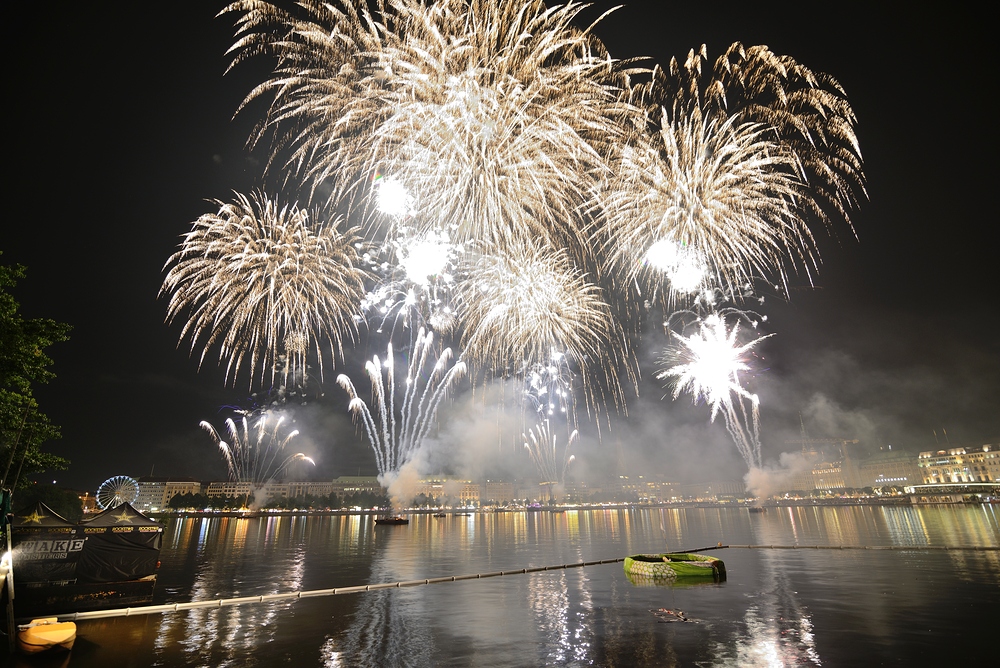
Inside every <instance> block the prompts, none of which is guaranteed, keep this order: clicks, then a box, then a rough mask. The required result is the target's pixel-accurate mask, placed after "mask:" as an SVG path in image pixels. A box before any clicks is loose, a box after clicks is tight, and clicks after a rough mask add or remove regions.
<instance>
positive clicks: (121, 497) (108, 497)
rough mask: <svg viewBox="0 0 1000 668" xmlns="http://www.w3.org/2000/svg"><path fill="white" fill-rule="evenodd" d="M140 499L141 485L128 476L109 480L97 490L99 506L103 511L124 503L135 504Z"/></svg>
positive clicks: (117, 476)
mask: <svg viewBox="0 0 1000 668" xmlns="http://www.w3.org/2000/svg"><path fill="white" fill-rule="evenodd" d="M137 498H139V483H137V482H136V481H135V479H133V478H130V477H128V476H127V475H116V476H114V477H113V478H108V479H107V480H105V481H104V482H102V483H101V486H100V487H98V488H97V505H98V506H100V508H101V510H107V509H108V508H114V507H116V506H120V505H122V504H123V503H135V500H136V499H137Z"/></svg>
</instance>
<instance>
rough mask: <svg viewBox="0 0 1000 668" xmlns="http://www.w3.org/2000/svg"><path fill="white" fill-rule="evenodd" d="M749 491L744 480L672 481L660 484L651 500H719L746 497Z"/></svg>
mask: <svg viewBox="0 0 1000 668" xmlns="http://www.w3.org/2000/svg"><path fill="white" fill-rule="evenodd" d="M747 494H748V492H747V491H746V485H745V484H744V483H743V482H742V481H735V480H712V481H708V482H695V483H684V484H680V483H670V482H665V483H662V484H660V485H659V489H658V490H657V491H656V495H655V497H654V496H651V497H650V498H649V500H650V501H658V502H679V501H719V500H722V499H745V498H746V497H747Z"/></svg>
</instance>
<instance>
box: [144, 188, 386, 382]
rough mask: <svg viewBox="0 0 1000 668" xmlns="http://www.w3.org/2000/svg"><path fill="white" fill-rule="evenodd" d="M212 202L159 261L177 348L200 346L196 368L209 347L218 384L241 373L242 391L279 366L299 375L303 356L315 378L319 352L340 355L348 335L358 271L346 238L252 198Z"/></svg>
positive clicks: (360, 287) (360, 279)
mask: <svg viewBox="0 0 1000 668" xmlns="http://www.w3.org/2000/svg"><path fill="white" fill-rule="evenodd" d="M216 204H218V206H219V210H218V212H217V213H212V214H205V215H203V216H201V217H200V218H199V219H198V220H196V221H195V223H194V226H193V229H192V230H191V231H190V232H189V233H188V234H187V235H186V236H185V237H184V241H183V243H182V244H181V248H180V250H179V251H178V252H177V253H175V254H174V255H172V256H171V257H170V259H169V260H168V261H167V266H169V267H170V269H169V271H168V272H167V275H166V278H165V279H164V282H163V287H162V288H161V292H160V294H161V295H166V294H169V295H170V302H169V306H168V308H167V321H168V322H173V321H174V320H177V319H180V318H181V317H182V314H185V313H187V314H188V317H187V319H186V320H185V322H184V327H183V329H182V331H181V340H183V339H184V338H187V337H189V338H190V339H191V349H192V352H193V351H194V350H195V348H196V347H198V346H199V345H200V346H201V347H202V352H201V355H200V359H199V366H200V364H201V363H203V362H204V360H205V356H206V355H207V354H208V351H209V350H210V349H211V348H212V347H213V346H215V345H216V344H218V346H219V360H220V361H222V360H226V364H227V366H226V376H227V378H229V377H230V376H232V378H233V379H234V380H235V378H236V375H237V373H238V372H239V371H240V369H241V368H242V367H244V366H245V367H246V368H247V370H248V371H249V372H250V378H251V383H253V381H254V379H255V378H263V377H264V375H265V373H266V372H267V370H268V369H270V372H271V376H272V378H273V377H274V375H275V374H276V370H275V369H276V364H279V363H280V365H281V367H282V368H283V369H284V371H283V372H282V373H284V374H288V373H293V374H304V372H305V368H306V358H307V356H308V355H309V354H310V353H311V352H315V354H316V356H317V358H318V360H319V364H320V374H322V363H323V351H324V349H325V348H326V347H327V346H329V350H330V351H331V352H332V353H333V354H334V356H335V357H339V356H342V351H343V343H344V338H345V337H346V338H348V339H349V340H353V339H354V336H355V334H356V332H357V329H356V327H357V325H356V315H358V304H359V302H360V301H361V298H362V297H363V296H364V294H365V293H364V280H365V278H366V277H367V273H366V272H365V271H364V270H363V269H362V268H360V266H359V258H358V255H357V250H356V249H355V247H354V245H353V244H354V242H355V237H354V233H353V231H349V232H348V233H346V234H341V233H339V232H338V231H337V230H336V228H335V227H334V226H332V225H323V224H315V223H313V221H312V220H311V218H310V216H309V214H308V213H307V212H306V211H305V210H302V209H299V208H298V207H296V206H290V207H289V206H281V205H280V204H278V202H276V201H273V200H270V199H267V198H266V197H265V196H264V195H262V194H260V195H258V194H253V195H251V196H250V197H247V196H245V195H241V194H237V195H236V200H235V201H234V202H232V203H223V202H216Z"/></svg>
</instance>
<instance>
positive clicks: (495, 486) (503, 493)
mask: <svg viewBox="0 0 1000 668" xmlns="http://www.w3.org/2000/svg"><path fill="white" fill-rule="evenodd" d="M516 498H518V497H517V496H515V489H514V483H512V482H510V481H505V480H489V479H487V480H486V482H484V483H483V484H482V485H480V490H479V499H480V502H481V503H489V504H492V505H505V504H508V503H510V502H511V501H513V500H514V499H516Z"/></svg>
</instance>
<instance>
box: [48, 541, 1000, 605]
mask: <svg viewBox="0 0 1000 668" xmlns="http://www.w3.org/2000/svg"><path fill="white" fill-rule="evenodd" d="M724 549H730V550H733V549H746V550H895V551H903V552H905V551H910V552H913V551H926V550H941V551H949V550H953V551H978V552H990V551H992V552H995V551H1000V546H981V545H977V546H968V547H964V546H963V547H959V546H938V545H885V546H883V545H723V544H721V543H719V544H718V545H713V546H711V547H702V548H697V549H694V550H683V552H707V551H709V550H724ZM625 559H626V557H620V558H618V559H601V560H599V561H581V562H579V563H575V564H561V565H558V566H536V567H533V568H518V569H515V570H509V571H492V572H489V573H471V574H468V575H448V576H444V577H437V578H426V579H422V580H404V581H400V582H384V583H379V584H366V585H357V586H353V587H334V588H332V589H313V590H310V591H293V592H288V593H286V594H264V595H261V596H241V597H238V598H220V599H216V600H212V601H191V602H189V603H168V604H166V605H144V606H137V607H134V608H116V609H113V610H94V611H91V612H73V613H67V614H62V615H48V616H49V617H56V618H58V619H59V620H60V621H74V622H76V621H81V620H87V619H103V618H107V617H134V616H138V615H156V614H166V613H170V612H183V611H185V610H196V609H200V608H226V607H229V606H233V605H246V604H250V603H273V602H275V601H294V600H298V599H300V598H317V597H322V596H339V595H341V594H360V593H362V592H368V591H379V590H381V589H402V588H403V587H419V586H421V585H430V584H439V583H442V582H460V581H462V580H482V579H486V578H496V577H506V576H509V575H524V574H526V573H541V572H544V571H557V570H565V569H569V568H583V567H585V566H600V565H603V564H620V563H622V562H623V561H625Z"/></svg>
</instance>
